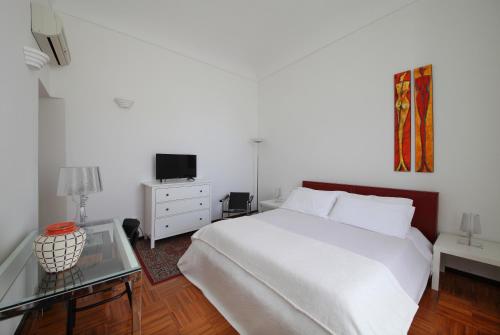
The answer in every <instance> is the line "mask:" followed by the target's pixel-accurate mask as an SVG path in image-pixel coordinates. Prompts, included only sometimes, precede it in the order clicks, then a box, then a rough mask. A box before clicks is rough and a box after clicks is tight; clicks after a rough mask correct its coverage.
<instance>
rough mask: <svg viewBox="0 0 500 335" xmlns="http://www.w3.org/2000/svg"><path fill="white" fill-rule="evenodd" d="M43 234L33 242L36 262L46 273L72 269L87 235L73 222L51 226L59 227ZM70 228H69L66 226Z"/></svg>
mask: <svg viewBox="0 0 500 335" xmlns="http://www.w3.org/2000/svg"><path fill="white" fill-rule="evenodd" d="M63 224H66V226H65V227H64V228H63V229H61V228H55V230H50V226H49V228H48V229H47V230H46V231H45V233H44V234H41V235H38V236H37V237H36V238H35V241H34V242H33V251H34V253H35V255H36V256H37V258H38V262H39V263H40V265H41V266H42V268H43V269H44V270H45V271H46V272H50V273H54V272H60V271H64V270H67V269H69V268H71V267H73V266H74V265H75V264H76V262H78V259H79V258H80V255H81V254H82V250H83V246H84V245H85V241H86V239H87V234H86V233H85V231H84V230H83V229H82V228H78V227H76V226H75V224H74V223H73V222H64V223H59V224H54V225H51V226H57V225H59V227H60V226H61V225H63ZM71 224H72V227H69V226H68V225H70V226H71Z"/></svg>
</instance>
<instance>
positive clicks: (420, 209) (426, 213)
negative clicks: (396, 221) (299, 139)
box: [302, 181, 439, 243]
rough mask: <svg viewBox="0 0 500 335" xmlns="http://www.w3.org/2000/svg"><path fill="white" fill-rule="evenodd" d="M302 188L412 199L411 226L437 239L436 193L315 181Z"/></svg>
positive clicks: (432, 240)
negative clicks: (413, 209) (413, 211)
mask: <svg viewBox="0 0 500 335" xmlns="http://www.w3.org/2000/svg"><path fill="white" fill-rule="evenodd" d="M302 186H303V187H307V188H312V189H315V190H324V191H345V192H349V193H357V194H363V195H378V196H382V197H402V198H409V199H413V206H415V214H414V215H413V220H412V222H411V225H412V226H413V227H415V228H418V229H419V230H420V231H421V232H422V234H424V235H425V237H427V238H428V239H429V241H431V242H432V243H434V241H435V240H436V238H437V219H438V197H439V193H437V192H425V191H413V190H400V189H395V188H383V187H372V186H358V185H347V184H332V183H323V182H316V181H303V182H302Z"/></svg>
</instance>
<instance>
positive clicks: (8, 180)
mask: <svg viewBox="0 0 500 335" xmlns="http://www.w3.org/2000/svg"><path fill="white" fill-rule="evenodd" d="M30 21H31V20H30V4H29V1H28V0H23V1H20V0H3V1H2V2H1V3H0V41H1V43H2V48H1V52H0V73H1V76H2V79H1V80H0V154H1V163H0V187H1V192H0V230H1V234H0V262H3V261H4V260H5V258H6V257H7V256H8V255H9V254H10V253H11V252H12V251H13V249H14V248H15V247H16V246H17V245H18V244H19V243H20V242H21V241H22V240H23V239H24V238H25V237H26V234H27V233H28V232H30V231H31V230H33V229H35V228H36V227H37V216H38V209H37V203H38V192H37V184H38V183H37V118H38V116H37V112H38V80H39V77H40V76H42V79H43V80H46V79H47V78H48V75H47V73H46V72H36V71H32V70H30V69H28V67H27V66H26V65H25V64H24V54H23V47H24V46H36V43H35V41H34V39H33V37H32V35H31V30H30V29H31V22H30ZM20 289H22V288H20ZM18 322H19V318H16V319H10V320H6V321H2V322H0V334H10V333H13V332H14V330H15V328H16V326H17V323H18Z"/></svg>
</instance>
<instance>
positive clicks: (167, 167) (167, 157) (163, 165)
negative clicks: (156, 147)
mask: <svg viewBox="0 0 500 335" xmlns="http://www.w3.org/2000/svg"><path fill="white" fill-rule="evenodd" d="M195 177H196V155H172V154H156V179H159V180H164V179H175V178H189V179H192V178H195Z"/></svg>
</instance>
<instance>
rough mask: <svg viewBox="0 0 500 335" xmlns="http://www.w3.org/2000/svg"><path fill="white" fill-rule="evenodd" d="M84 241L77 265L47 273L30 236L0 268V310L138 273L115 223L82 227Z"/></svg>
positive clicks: (134, 259) (109, 222) (32, 237)
mask: <svg viewBox="0 0 500 335" xmlns="http://www.w3.org/2000/svg"><path fill="white" fill-rule="evenodd" d="M84 229H85V231H86V232H87V241H86V243H85V246H84V249H83V251H82V255H81V256H80V259H79V260H78V262H77V264H76V265H75V266H74V267H72V268H71V269H68V270H66V271H63V272H58V273H47V272H45V271H44V270H43V269H42V267H41V266H40V265H39V264H38V260H37V258H36V256H35V255H34V253H33V251H32V250H33V246H32V244H33V240H34V238H35V237H36V235H37V234H38V232H36V231H34V232H32V233H31V234H30V235H29V236H28V237H26V239H25V240H24V241H23V242H22V243H21V244H20V245H19V246H18V247H17V248H16V250H15V251H14V252H13V253H12V254H11V255H10V256H9V257H8V258H7V260H6V261H5V262H4V264H2V265H1V266H0V310H7V309H9V308H11V307H14V306H17V305H21V304H26V303H29V302H32V301H36V300H40V299H44V298H49V297H51V296H54V295H57V294H60V293H62V292H67V291H71V290H75V289H78V288H82V287H85V286H88V285H91V284H95V283H99V282H104V281H106V280H109V279H112V278H115V277H120V276H122V275H126V274H128V273H132V272H136V271H138V270H140V268H141V267H140V265H139V263H138V262H137V258H136V257H135V254H134V252H133V250H132V247H131V246H130V243H129V241H128V239H127V237H126V235H125V232H124V231H123V229H122V227H121V224H120V222H119V221H118V220H114V219H110V220H103V221H98V222H90V223H87V224H85V226H84Z"/></svg>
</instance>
